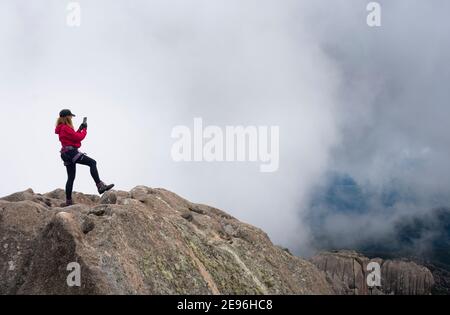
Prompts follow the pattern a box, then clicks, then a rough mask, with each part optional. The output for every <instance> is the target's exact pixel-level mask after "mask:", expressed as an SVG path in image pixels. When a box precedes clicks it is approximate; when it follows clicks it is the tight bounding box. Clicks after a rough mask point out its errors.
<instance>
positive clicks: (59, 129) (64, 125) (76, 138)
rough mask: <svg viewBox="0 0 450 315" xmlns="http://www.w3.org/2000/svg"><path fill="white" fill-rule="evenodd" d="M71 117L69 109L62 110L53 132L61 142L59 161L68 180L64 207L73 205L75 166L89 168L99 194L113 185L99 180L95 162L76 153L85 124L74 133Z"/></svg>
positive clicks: (84, 134) (85, 127) (85, 131)
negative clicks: (61, 161) (64, 167)
mask: <svg viewBox="0 0 450 315" xmlns="http://www.w3.org/2000/svg"><path fill="white" fill-rule="evenodd" d="M72 117H75V115H74V114H72V112H71V111H70V110H69V109H63V110H62V111H61V112H60V113H59V118H58V120H57V122H56V130H55V133H56V134H57V135H59V141H61V144H62V149H61V159H62V160H63V161H64V165H65V166H66V168H67V176H68V178H67V184H66V203H65V204H64V205H65V206H70V205H73V201H72V190H73V182H74V181H75V175H76V164H82V165H86V166H89V167H90V169H91V176H92V178H93V179H94V181H95V184H96V185H97V189H98V193H99V194H103V193H104V192H106V191H108V190H110V189H112V188H113V187H114V184H111V185H106V184H105V183H104V182H102V181H101V180H100V177H99V175H98V170H97V162H96V161H95V160H93V159H91V158H90V157H88V156H87V155H86V154H84V153H81V152H79V151H78V149H79V148H80V147H81V141H83V140H84V138H86V135H87V123H85V122H83V123H82V124H81V126H80V128H79V129H78V131H75V129H74V128H73V123H72Z"/></svg>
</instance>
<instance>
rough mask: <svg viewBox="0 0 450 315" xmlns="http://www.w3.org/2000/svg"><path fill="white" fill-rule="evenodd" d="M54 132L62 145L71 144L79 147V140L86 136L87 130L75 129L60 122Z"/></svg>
mask: <svg viewBox="0 0 450 315" xmlns="http://www.w3.org/2000/svg"><path fill="white" fill-rule="evenodd" d="M55 133H56V134H57V135H59V141H61V144H62V146H63V147H68V146H71V147H75V148H79V147H81V141H83V140H84V138H86V135H87V130H86V129H83V130H81V131H75V130H73V129H72V127H70V126H68V125H65V124H61V125H58V127H56V129H55Z"/></svg>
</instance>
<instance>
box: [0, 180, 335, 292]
mask: <svg viewBox="0 0 450 315" xmlns="http://www.w3.org/2000/svg"><path fill="white" fill-rule="evenodd" d="M63 201H64V191H62V190H55V191H53V192H51V193H48V194H45V195H39V194H35V193H34V192H33V191H31V190H28V191H25V192H22V193H17V194H14V195H11V196H8V197H5V198H3V199H0V252H1V254H0V294H332V293H334V291H333V289H332V287H331V285H330V284H329V283H328V282H327V280H326V276H325V273H324V272H322V271H319V270H318V268H317V267H316V266H314V265H313V264H312V263H310V262H308V261H306V260H303V259H301V258H298V257H295V256H293V255H291V254H290V253H289V252H287V251H285V250H283V249H281V248H279V247H277V246H274V245H273V244H272V242H271V241H270V239H269V238H268V237H267V235H266V234H265V233H264V232H263V231H261V230H260V229H257V228H255V227H253V226H251V225H248V224H245V223H242V222H240V221H238V220H237V219H235V218H233V217H232V216H230V215H228V214H226V213H225V212H223V211H221V210H218V209H215V208H212V207H209V206H206V205H197V204H193V203H191V202H189V201H187V200H185V199H183V198H181V197H179V196H177V195H176V194H174V193H171V192H169V191H167V190H164V189H151V188H148V187H144V186H138V187H136V188H134V189H133V190H131V192H120V191H112V192H109V193H108V194H105V195H103V196H102V197H101V198H99V197H98V196H90V195H84V194H80V193H76V194H74V201H75V205H73V206H70V207H66V208H60V207H59V205H60V204H61V203H62V202H63ZM71 263H76V264H78V265H79V267H80V271H81V273H80V275H81V279H80V280H81V282H80V286H79V287H77V286H69V285H68V283H67V280H68V277H69V276H70V275H71V272H72V270H71V269H70V268H69V270H68V266H69V264H71Z"/></svg>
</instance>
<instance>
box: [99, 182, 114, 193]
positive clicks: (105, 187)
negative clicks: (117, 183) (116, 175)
mask: <svg viewBox="0 0 450 315" xmlns="http://www.w3.org/2000/svg"><path fill="white" fill-rule="evenodd" d="M113 187H114V184H111V185H106V184H105V183H104V182H100V183H98V184H97V188H98V193H99V194H100V195H102V194H103V193H105V192H107V191H108V190H111V189H112V188H113Z"/></svg>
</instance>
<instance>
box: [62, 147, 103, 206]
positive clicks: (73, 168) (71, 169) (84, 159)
mask: <svg viewBox="0 0 450 315" xmlns="http://www.w3.org/2000/svg"><path fill="white" fill-rule="evenodd" d="M76 164H81V165H86V166H89V167H90V169H91V176H92V178H93V179H94V181H95V183H96V184H97V185H98V184H99V183H100V182H101V181H100V176H99V175H98V170H97V162H96V161H95V160H94V159H91V158H90V157H88V156H86V155H82V156H81V157H80V158H79V159H78V161H77V162H76ZM76 164H75V163H71V164H70V165H66V168H67V183H66V199H67V200H72V190H73V182H74V181H75V176H76V173H77V165H76Z"/></svg>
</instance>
